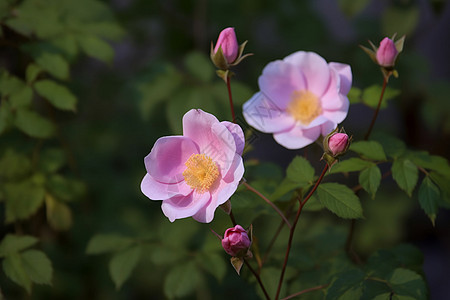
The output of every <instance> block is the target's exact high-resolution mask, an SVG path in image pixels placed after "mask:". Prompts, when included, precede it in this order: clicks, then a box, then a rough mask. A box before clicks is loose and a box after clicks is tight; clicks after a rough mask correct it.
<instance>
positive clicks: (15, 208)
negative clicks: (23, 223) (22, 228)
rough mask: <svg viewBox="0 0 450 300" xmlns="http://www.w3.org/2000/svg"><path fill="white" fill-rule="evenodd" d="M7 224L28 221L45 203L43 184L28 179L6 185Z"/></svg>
mask: <svg viewBox="0 0 450 300" xmlns="http://www.w3.org/2000/svg"><path fill="white" fill-rule="evenodd" d="M4 193H5V198H6V202H5V206H6V213H5V216H6V223H11V222H14V221H16V220H21V219H26V218H28V217H29V216H31V215H32V214H34V213H35V212H36V211H37V210H38V209H39V207H41V205H42V204H43V202H44V194H45V190H44V187H43V186H42V185H41V184H38V183H36V182H34V181H33V180H32V179H27V180H24V181H21V182H11V183H5V184H4Z"/></svg>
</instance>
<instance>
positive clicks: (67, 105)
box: [34, 80, 77, 111]
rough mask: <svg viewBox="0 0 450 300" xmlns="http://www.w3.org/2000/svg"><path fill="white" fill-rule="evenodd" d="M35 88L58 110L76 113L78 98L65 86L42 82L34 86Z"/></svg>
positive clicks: (50, 81)
mask: <svg viewBox="0 0 450 300" xmlns="http://www.w3.org/2000/svg"><path fill="white" fill-rule="evenodd" d="M34 88H35V89H36V91H37V93H38V94H39V95H40V96H42V97H44V98H46V99H47V100H48V101H49V102H50V103H51V104H52V105H53V106H55V107H56V108H58V109H61V110H71V111H75V108H76V103H77V98H76V97H75V96H74V95H73V94H72V93H71V92H70V91H69V90H68V89H67V88H66V87H65V86H62V85H59V84H57V83H56V82H54V81H52V80H40V81H37V82H36V83H35V84H34Z"/></svg>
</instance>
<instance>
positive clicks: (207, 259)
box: [195, 253, 227, 282]
mask: <svg viewBox="0 0 450 300" xmlns="http://www.w3.org/2000/svg"><path fill="white" fill-rule="evenodd" d="M195 258H196V261H197V262H198V263H199V265H200V266H201V267H202V268H203V269H204V270H206V271H207V272H208V273H210V274H211V275H213V276H214V277H216V279H217V280H218V281H219V282H221V281H222V280H223V278H224V277H225V274H226V272H227V265H226V264H225V260H224V258H223V256H222V255H219V254H217V253H202V254H200V255H197V256H195Z"/></svg>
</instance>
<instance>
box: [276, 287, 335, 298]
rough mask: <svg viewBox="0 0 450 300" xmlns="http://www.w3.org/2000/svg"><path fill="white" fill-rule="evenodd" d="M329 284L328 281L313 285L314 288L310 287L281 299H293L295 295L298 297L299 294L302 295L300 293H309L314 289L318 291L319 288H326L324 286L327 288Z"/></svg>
mask: <svg viewBox="0 0 450 300" xmlns="http://www.w3.org/2000/svg"><path fill="white" fill-rule="evenodd" d="M327 286H328V283H327V284H322V285H318V286H315V287H312V288H309V289H306V290H303V291H300V292H298V293H295V294H292V295H289V296H287V297H285V298H283V299H281V300H288V299H292V298H294V297H297V296H300V295H303V294H306V293H309V292H313V291H317V290H321V289H324V288H326V287H327Z"/></svg>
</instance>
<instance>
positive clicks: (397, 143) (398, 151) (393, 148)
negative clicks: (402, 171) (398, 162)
mask: <svg viewBox="0 0 450 300" xmlns="http://www.w3.org/2000/svg"><path fill="white" fill-rule="evenodd" d="M372 136H373V139H374V140H376V141H377V142H379V143H380V144H381V145H382V146H383V149H384V151H385V152H386V155H387V156H389V157H392V158H394V159H395V158H399V157H400V156H402V155H403V154H404V153H405V152H406V145H405V143H404V142H403V141H402V140H399V139H397V138H396V137H393V136H391V135H388V134H383V133H379V132H374V134H373V135H372Z"/></svg>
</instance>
